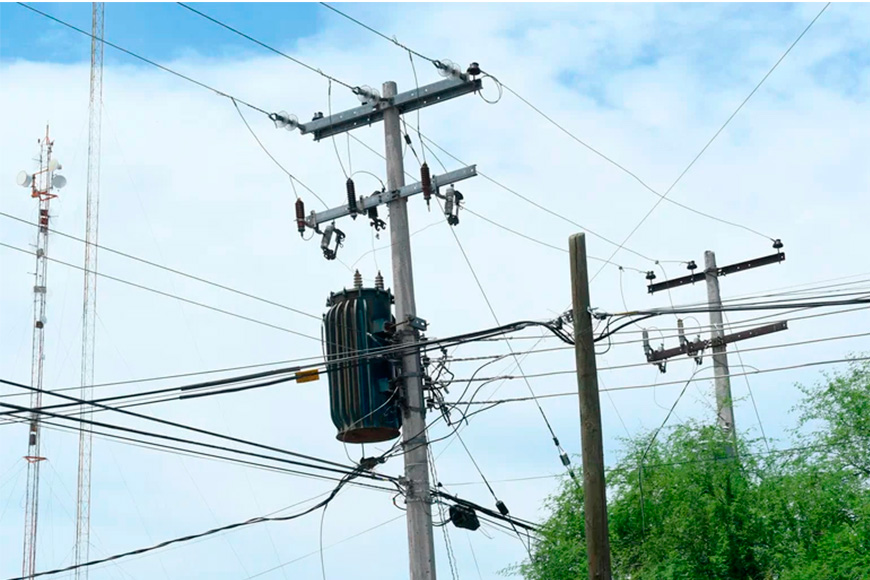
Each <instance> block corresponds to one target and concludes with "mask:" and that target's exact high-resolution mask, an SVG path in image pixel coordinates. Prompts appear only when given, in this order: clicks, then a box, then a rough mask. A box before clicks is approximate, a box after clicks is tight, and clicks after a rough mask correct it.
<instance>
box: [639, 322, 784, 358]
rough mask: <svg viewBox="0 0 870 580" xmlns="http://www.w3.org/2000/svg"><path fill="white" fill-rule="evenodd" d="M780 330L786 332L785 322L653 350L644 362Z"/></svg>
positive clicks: (699, 350)
mask: <svg viewBox="0 0 870 580" xmlns="http://www.w3.org/2000/svg"><path fill="white" fill-rule="evenodd" d="M781 330H788V321H787V320H782V321H780V322H773V323H771V324H766V325H764V326H758V327H756V328H750V329H749V330H744V331H741V332H735V333H734V334H726V335H725V336H723V337H721V338H719V339H707V340H696V341H691V342H686V343H685V344H681V345H680V346H678V347H674V348H666V349H660V350H653V351H651V352H648V353H647V357H646V360H647V362H651V363H655V362H658V361H662V360H667V359H669V358H672V357H675V356H679V355H681V354H688V355H690V356H692V355H694V354H695V353H698V352H701V351H704V350H706V349H707V348H709V347H711V346H724V345H726V344H731V343H732V342H739V341H741V340H746V339H748V338H755V337H757V336H764V335H765V334H772V333H774V332H779V331H781Z"/></svg>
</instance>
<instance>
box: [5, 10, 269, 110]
mask: <svg viewBox="0 0 870 580" xmlns="http://www.w3.org/2000/svg"><path fill="white" fill-rule="evenodd" d="M16 4H18V5H19V6H22V7H24V8H27V9H28V10H30V11H31V12H35V13H36V14H39V15H40V16H44V17H45V18H48V19H49V20H52V21H54V22H57V23H58V24H61V25H63V26H66V27H67V28H69V29H71V30H75V31H76V32H78V33H79V34H83V35H85V36H87V37H88V38H92V39H94V40H96V41H97V42H101V43H103V44H105V45H106V46H109V47H111V48H114V49H115V50H117V51H120V52H123V53H124V54H126V55H129V56H132V57H133V58H135V59H138V60H140V61H142V62H144V63H146V64H150V65H151V66H154V67H157V68H159V69H160V70H162V71H165V72H168V73H169V74H172V75H175V76H177V77H178V78H180V79H184V80H186V81H188V82H190V83H193V84H195V85H197V86H200V87H202V88H204V89H208V90H210V91H212V92H213V93H215V94H217V95H219V96H221V97H226V98H228V99H230V100H233V101H238V102H239V103H241V104H243V105H245V106H246V107H248V108H251V109H253V110H255V111H257V112H258V113H263V114H264V115H266V116H267V117H269V116H270V114H269V112H268V111H266V110H265V109H261V108H260V107H258V106H256V105H252V104H251V103H249V102H247V101H244V100H242V99H240V98H238V97H235V96H233V95H231V94H229V93H225V92H223V91H220V90H218V89H216V88H214V87H211V86H209V85H207V84H205V83H203V82H201V81H198V80H196V79H193V78H191V77H189V76H187V75H184V74H182V73H180V72H178V71H175V70H172V69H171V68H169V67H167V66H164V65H162V64H159V63H157V62H154V61H153V60H150V59H147V58H145V57H144V56H140V55H138V54H136V53H135V52H132V51H130V50H127V49H126V48H124V47H122V46H118V45H117V44H114V43H112V42H109V41H108V40H106V39H104V38H100V37H99V36H95V35H93V34H91V33H90V32H87V31H85V30H82V29H81V28H78V27H76V26H73V25H72V24H70V23H69V22H65V21H63V20H61V19H60V18H57V17H55V16H52V15H51V14H47V13H45V12H43V11H41V10H39V9H37V8H34V7H33V6H30V5H29V4H25V3H23V2H16Z"/></svg>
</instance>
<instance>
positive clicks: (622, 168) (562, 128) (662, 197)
mask: <svg viewBox="0 0 870 580" xmlns="http://www.w3.org/2000/svg"><path fill="white" fill-rule="evenodd" d="M320 4H321V5H322V6H324V7H326V8H328V9H329V10H332V11H333V12H335V13H337V14H339V15H341V16H343V17H344V18H346V19H348V20H350V21H351V22H353V23H355V24H357V25H358V26H361V27H362V28H364V29H366V30H368V31H369V32H372V33H373V34H376V35H377V36H380V37H381V38H383V39H385V40H387V41H389V42H392V43H393V44H395V45H396V46H398V47H399V48H401V49H402V50H406V51H408V52H409V53H413V54H415V55H417V56H418V57H420V58H422V59H424V60H427V61H429V62H430V63H432V64H434V65H435V66H436V67H437V66H439V64H440V61H438V60H437V59H433V58H431V57H428V56H425V55H422V54H420V53H419V52H416V51H414V50H412V49H411V48H410V47H408V46H407V45H405V44H402V43H401V42H399V41H398V40H397V39H396V38H395V37H389V36H387V35H386V34H384V33H382V32H380V31H378V30H376V29H375V28H373V27H371V26H369V25H367V24H365V23H363V22H361V21H360V20H358V19H356V18H354V17H352V16H350V15H348V14H347V13H345V12H342V11H341V10H339V9H337V8H335V7H333V6H331V5H329V4H327V3H325V2H320ZM817 18H818V17H817ZM810 26H812V24H811V25H810ZM798 40H799V39H798ZM789 50H791V49H789ZM481 72H482V73H483V74H485V75H486V76H489V77H490V78H492V79H493V80H494V81H495V82H496V84H497V85H498V86H499V89H501V88H504V89H505V90H507V91H508V92H509V93H511V94H512V95H513V96H515V97H516V98H517V99H519V100H520V101H521V102H522V103H523V104H525V105H526V106H528V107H529V108H530V109H532V110H533V111H535V113H537V114H538V115H540V116H541V117H542V118H544V119H545V120H547V121H548V122H549V123H551V124H552V125H553V126H555V127H556V128H557V129H559V130H560V131H561V132H563V133H564V134H565V135H567V136H568V137H570V138H571V139H572V140H574V141H576V142H577V143H578V144H580V145H581V146H583V147H584V148H586V149H588V150H589V151H591V152H592V153H594V154H595V155H597V156H599V157H600V158H602V159H604V160H605V161H607V162H608V163H610V164H611V165H613V166H614V167H616V168H617V169H619V170H620V171H622V172H624V173H625V174H627V175H628V176H630V177H631V178H632V179H634V180H635V181H637V182H638V183H639V184H640V185H641V186H643V187H644V188H645V189H647V190H648V191H650V192H651V193H653V194H654V195H656V196H658V197H659V201H662V200H665V199H667V201H669V202H670V203H672V204H674V205H676V206H679V207H681V208H683V209H685V210H688V211H690V212H693V213H695V214H697V215H700V216H703V217H706V218H709V219H711V220H715V221H717V222H720V223H724V224H727V225H730V226H734V227H737V228H740V229H743V230H746V231H749V232H751V233H753V234H756V235H759V236H761V237H764V238H769V239H772V238H770V236H767V235H765V234H762V233H761V232H759V231H757V230H754V229H752V228H750V227H748V226H745V225H742V224H738V223H735V222H731V221H728V220H725V219H722V218H719V217H716V216H713V215H710V214H708V213H705V212H702V211H699V210H696V209H694V208H692V207H690V206H688V205H685V204H683V203H680V202H677V201H674V200H671V199H668V198H667V193H665V194H661V193H659V192H658V191H656V190H655V189H654V188H653V187H651V186H650V185H649V184H647V183H646V182H645V181H644V180H643V179H641V178H640V177H639V176H638V175H637V174H636V173H634V172H633V171H631V170H629V169H628V168H626V167H625V166H624V165H622V164H620V163H618V162H617V161H615V160H614V159H613V158H611V157H609V156H607V155H606V154H604V153H602V152H601V151H600V150H598V149H596V148H595V147H593V146H592V145H590V144H589V143H587V142H586V141H584V140H583V139H581V138H579V137H578V136H577V135H575V134H574V133H572V132H571V131H569V130H568V129H567V128H566V127H565V126H564V125H562V124H561V123H559V122H558V121H556V120H555V119H553V118H552V117H551V116H549V115H547V114H546V113H544V112H543V111H542V110H541V109H540V108H539V107H537V106H535V105H534V104H533V103H532V102H531V101H529V100H528V99H526V98H525V97H523V96H522V95H520V94H519V93H518V92H517V91H515V90H514V89H512V88H511V87H510V86H508V85H506V84H505V83H504V82H503V81H501V80H499V79H497V78H496V77H495V76H493V75H492V74H491V73H487V72H485V71H483V70H481ZM436 146H437V145H436ZM439 149H440V147H439ZM442 151H443V149H442ZM445 153H447V152H446V151H445ZM447 154H448V155H449V153H447ZM523 199H525V198H523ZM526 201H529V200H528V199H526ZM538 207H540V206H538ZM541 209H544V208H541ZM545 211H548V210H545ZM558 217H562V216H558ZM574 225H578V224H574ZM578 227H581V228H582V229H584V230H586V228H583V227H582V226H579V225H578ZM586 231H589V233H591V234H593V235H596V236H598V234H595V233H594V232H592V231H590V230H586ZM598 237H601V236H598ZM603 239H605V240H606V238H603ZM606 241H608V242H609V241H610V240H606ZM610 243H613V242H610ZM613 244H614V245H616V244H615V243H613Z"/></svg>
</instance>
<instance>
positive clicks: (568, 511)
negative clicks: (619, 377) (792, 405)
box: [516, 361, 870, 580]
mask: <svg viewBox="0 0 870 580" xmlns="http://www.w3.org/2000/svg"><path fill="white" fill-rule="evenodd" d="M801 390H802V391H803V393H804V399H803V402H802V403H801V404H800V405H799V406H798V408H797V409H796V411H797V413H798V417H799V426H800V429H798V430H796V431H795V433H794V441H793V445H791V446H790V447H787V448H784V449H779V450H777V449H771V450H770V451H768V450H767V449H766V448H765V447H764V446H763V445H762V444H761V442H760V441H755V440H740V441H738V442H737V449H736V453H731V452H730V451H731V450H730V446H731V445H732V443H731V439H730V437H729V436H727V435H725V434H723V433H722V431H721V430H720V429H719V428H718V427H716V426H715V425H704V424H701V423H697V422H693V423H688V424H685V425H681V426H678V427H675V428H672V429H670V430H669V431H667V433H664V432H663V433H660V434H658V437H655V438H653V434H651V433H647V434H643V435H641V436H638V437H635V438H633V439H631V440H628V441H626V449H625V452H624V454H623V456H622V458H621V460H620V461H619V462H618V464H617V465H616V466H615V467H614V468H613V469H611V470H610V471H609V472H608V479H607V485H608V512H609V513H608V517H609V525H610V542H611V552H612V562H613V570H614V578H617V579H620V580H621V579H625V580H629V579H630V580H678V579H680V580H682V579H701V578H703V579H705V580H810V579H812V580H816V579H819V578H824V579H826V580H866V579H868V578H870V364H868V363H867V362H866V361H865V362H863V363H858V362H853V363H851V364H850V366H849V368H848V369H847V370H845V371H843V372H839V373H834V374H831V375H824V379H823V380H822V381H821V382H820V383H818V384H816V385H814V386H801ZM547 508H548V509H549V511H550V516H549V518H548V519H547V521H546V522H545V523H544V524H543V526H542V532H541V534H540V537H539V540H538V541H537V543H536V545H535V546H534V550H533V552H532V558H531V559H530V561H527V562H524V563H522V564H520V565H519V566H518V567H517V568H516V570H518V571H519V572H520V573H521V574H522V575H523V576H524V577H525V578H526V579H527V580H569V579H570V580H578V579H583V578H586V576H587V571H586V548H585V538H584V535H585V534H584V520H583V493H582V490H581V489H579V488H578V487H577V486H576V484H574V483H573V482H572V481H571V480H566V481H565V482H563V484H562V487H561V490H560V492H559V493H557V494H556V495H554V496H553V497H551V498H550V499H549V501H548V504H547Z"/></svg>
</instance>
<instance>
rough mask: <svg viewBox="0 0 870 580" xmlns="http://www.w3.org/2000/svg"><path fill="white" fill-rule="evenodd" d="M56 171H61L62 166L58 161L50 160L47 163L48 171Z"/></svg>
mask: <svg viewBox="0 0 870 580" xmlns="http://www.w3.org/2000/svg"><path fill="white" fill-rule="evenodd" d="M58 169H63V165H61V164H60V161H58V160H57V159H52V160H51V161H49V162H48V170H49V171H57V170H58Z"/></svg>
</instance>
